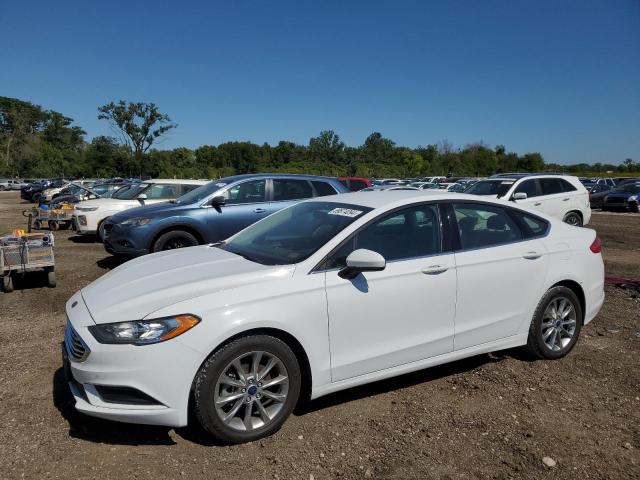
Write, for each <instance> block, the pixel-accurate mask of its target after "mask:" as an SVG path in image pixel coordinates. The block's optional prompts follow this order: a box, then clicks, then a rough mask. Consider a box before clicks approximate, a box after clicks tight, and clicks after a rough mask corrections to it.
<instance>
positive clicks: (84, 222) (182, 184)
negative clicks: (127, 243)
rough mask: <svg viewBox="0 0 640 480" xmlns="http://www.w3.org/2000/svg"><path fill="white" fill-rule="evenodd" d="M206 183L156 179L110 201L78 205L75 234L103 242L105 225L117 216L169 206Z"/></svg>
mask: <svg viewBox="0 0 640 480" xmlns="http://www.w3.org/2000/svg"><path fill="white" fill-rule="evenodd" d="M205 183H208V181H207V180H175V179H167V180H164V179H154V180H146V181H144V182H142V183H134V184H132V185H128V186H125V187H123V188H121V189H120V190H118V191H117V192H116V193H114V194H113V195H112V196H111V198H98V199H95V200H87V201H84V202H80V203H78V204H76V207H75V211H74V214H73V217H74V220H75V221H74V224H75V229H76V232H77V233H79V234H80V235H98V238H99V239H102V225H103V222H104V221H105V220H106V219H107V218H109V217H110V216H111V215H114V214H116V213H118V212H122V211H124V210H128V209H130V208H135V207H140V206H142V205H152V204H154V203H160V202H168V201H169V200H175V199H176V198H178V197H180V196H182V195H184V194H185V193H188V192H190V191H191V190H195V189H196V188H198V187H199V186H200V185H204V184H205Z"/></svg>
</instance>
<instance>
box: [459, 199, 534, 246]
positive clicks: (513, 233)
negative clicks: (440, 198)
mask: <svg viewBox="0 0 640 480" xmlns="http://www.w3.org/2000/svg"><path fill="white" fill-rule="evenodd" d="M453 210H454V211H455V214H456V220H457V223H458V232H459V233H460V246H461V248H462V249H468V248H483V247H490V246H492V245H500V244H503V243H509V242H513V241H515V240H520V239H522V233H521V232H520V229H519V228H518V226H517V225H516V224H515V222H514V221H513V220H512V219H511V217H509V215H508V214H507V212H505V211H504V209H502V208H500V207H492V206H489V205H479V204H461V203H458V204H456V203H454V204H453Z"/></svg>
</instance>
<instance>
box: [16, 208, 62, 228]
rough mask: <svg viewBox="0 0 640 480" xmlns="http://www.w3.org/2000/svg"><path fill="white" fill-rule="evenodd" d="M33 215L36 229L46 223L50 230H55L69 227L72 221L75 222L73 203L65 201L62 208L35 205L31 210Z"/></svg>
mask: <svg viewBox="0 0 640 480" xmlns="http://www.w3.org/2000/svg"><path fill="white" fill-rule="evenodd" d="M25 212H26V211H25ZM23 214H24V213H23ZM25 216H27V215H25ZM31 216H32V219H33V224H32V225H33V228H34V229H36V230H40V229H42V227H43V226H45V225H46V226H48V227H49V230H53V231H55V230H60V229H61V228H69V227H70V226H71V222H73V205H70V204H67V203H64V204H62V206H61V207H60V208H54V209H44V208H37V207H34V208H33V209H32V210H31Z"/></svg>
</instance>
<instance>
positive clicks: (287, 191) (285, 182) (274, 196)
mask: <svg viewBox="0 0 640 480" xmlns="http://www.w3.org/2000/svg"><path fill="white" fill-rule="evenodd" d="M313 196H314V193H313V187H312V185H311V182H310V181H309V180H305V179H301V178H273V179H271V201H270V202H269V207H268V208H269V214H271V213H274V212H277V211H278V210H282V209H283V208H286V207H288V206H290V205H294V204H296V203H298V202H300V201H301V200H304V199H306V198H312V197H313Z"/></svg>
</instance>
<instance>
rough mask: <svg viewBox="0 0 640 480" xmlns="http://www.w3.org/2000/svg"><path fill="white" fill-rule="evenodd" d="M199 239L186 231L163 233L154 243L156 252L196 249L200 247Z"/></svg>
mask: <svg viewBox="0 0 640 480" xmlns="http://www.w3.org/2000/svg"><path fill="white" fill-rule="evenodd" d="M199 244H200V242H198V239H197V238H196V237H195V236H193V235H192V234H191V233H189V232H185V231H184V230H173V231H171V232H167V233H163V234H162V235H160V236H159V237H158V239H157V240H156V241H155V242H154V243H153V251H154V252H162V251H164V250H174V249H176V248H185V247H195V246H196V245H199Z"/></svg>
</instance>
